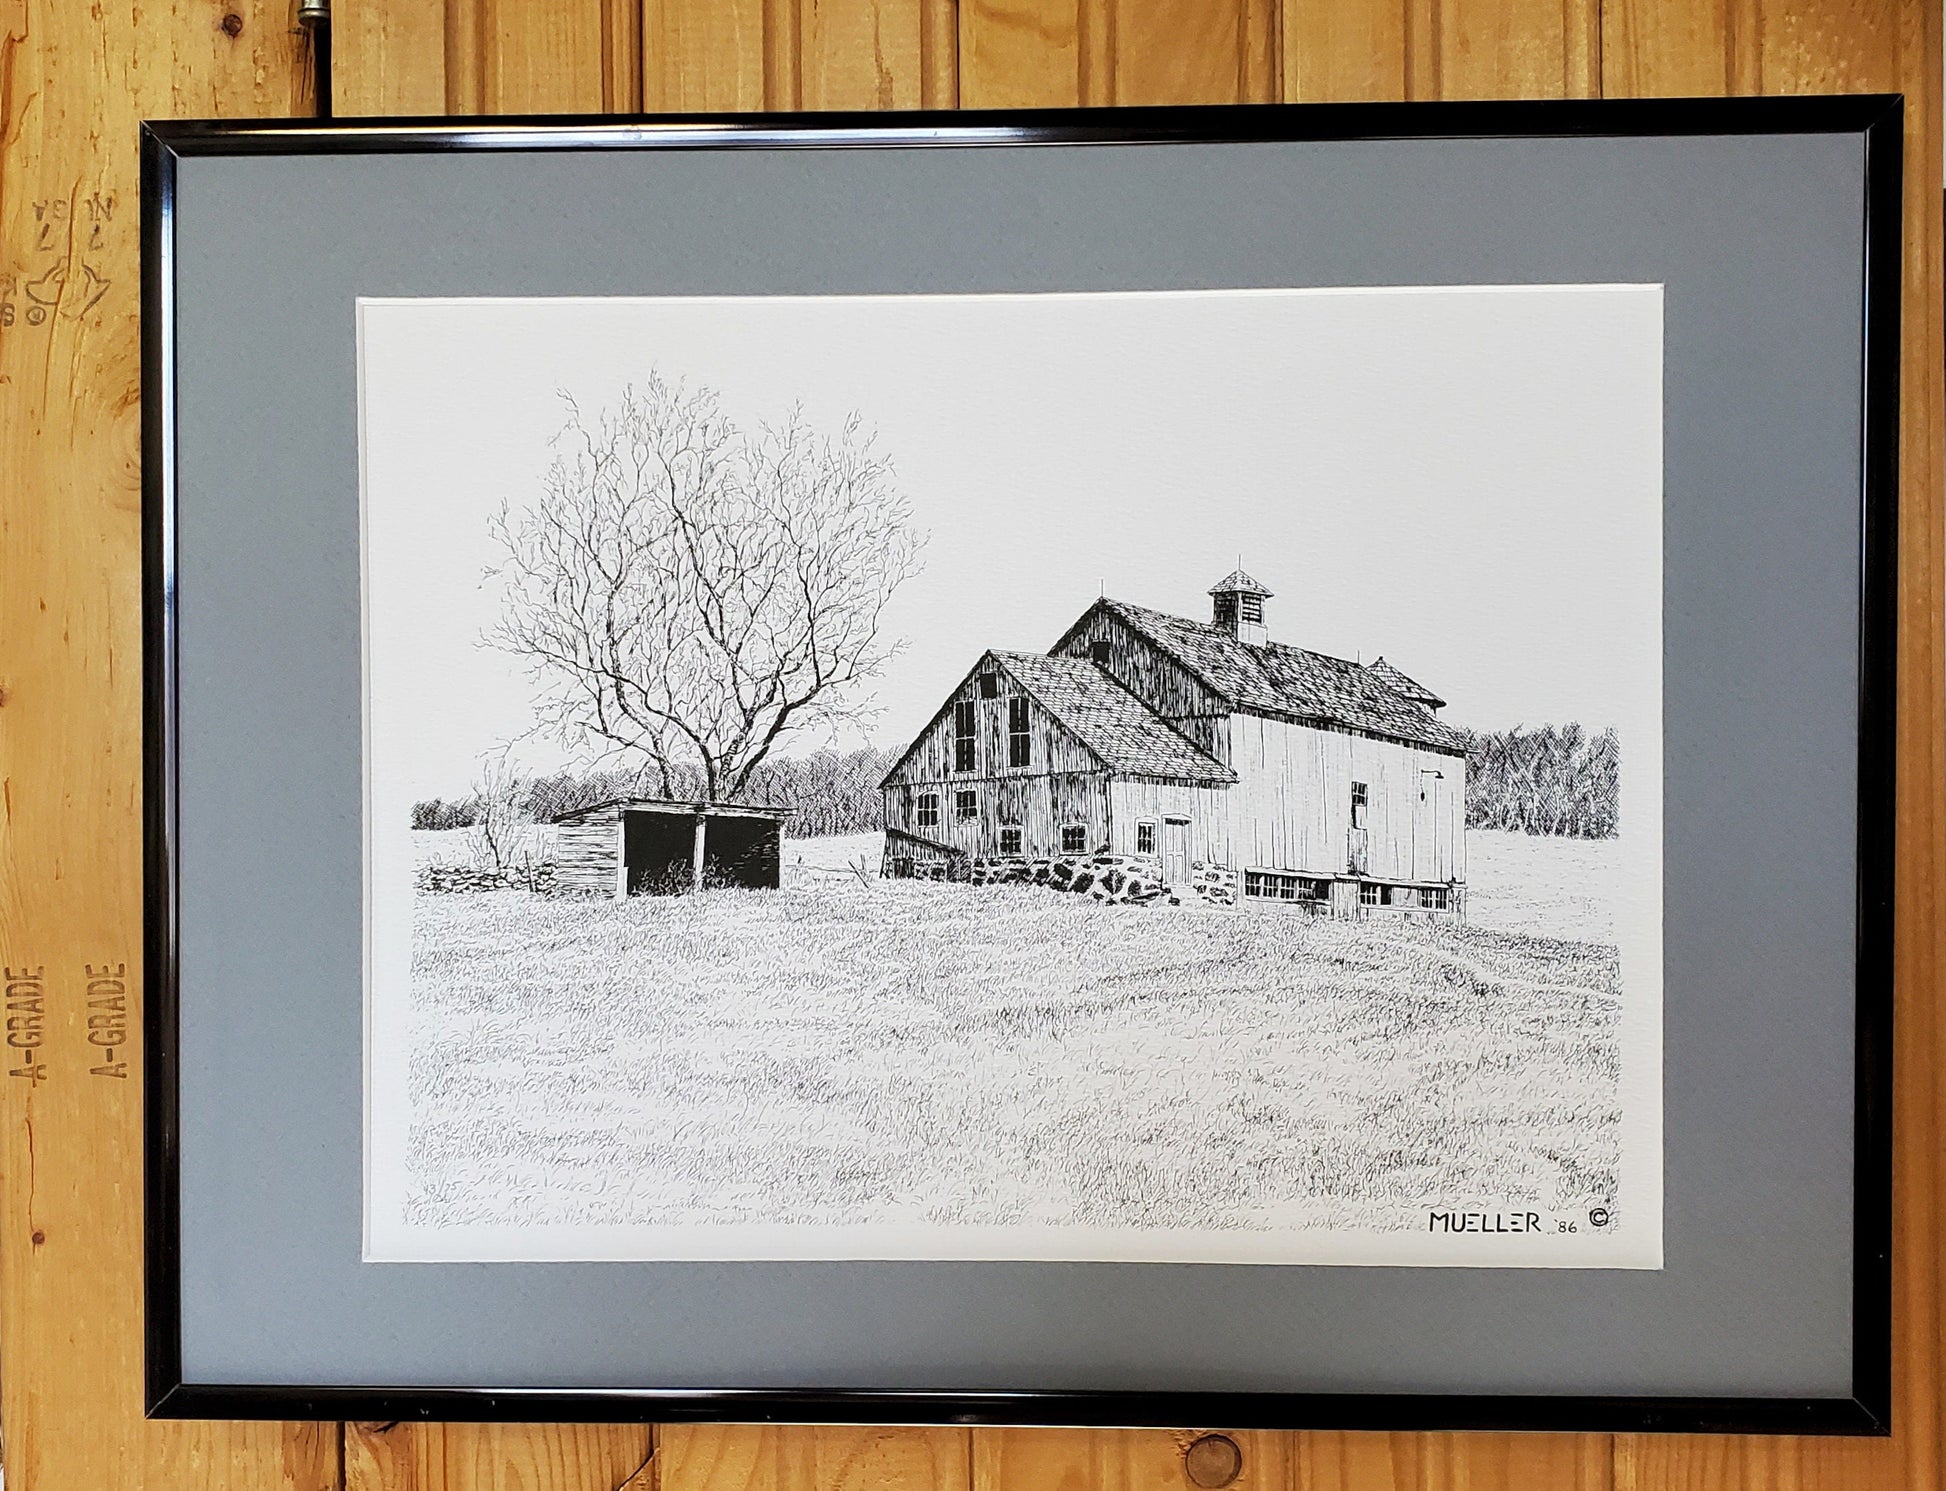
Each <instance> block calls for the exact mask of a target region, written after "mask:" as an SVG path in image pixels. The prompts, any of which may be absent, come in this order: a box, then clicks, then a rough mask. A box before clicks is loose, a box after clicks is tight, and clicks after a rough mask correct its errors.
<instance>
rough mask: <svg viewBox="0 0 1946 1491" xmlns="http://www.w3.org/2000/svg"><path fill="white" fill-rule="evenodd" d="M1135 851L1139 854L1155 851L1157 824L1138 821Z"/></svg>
mask: <svg viewBox="0 0 1946 1491" xmlns="http://www.w3.org/2000/svg"><path fill="white" fill-rule="evenodd" d="M1135 852H1136V853H1137V854H1154V853H1155V825H1154V824H1153V823H1138V824H1136V825H1135Z"/></svg>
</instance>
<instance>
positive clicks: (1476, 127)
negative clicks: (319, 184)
mask: <svg viewBox="0 0 1946 1491" xmlns="http://www.w3.org/2000/svg"><path fill="white" fill-rule="evenodd" d="M1902 113H1903V103H1902V100H1901V99H1900V98H1899V97H1898V96H1896V95H1854V96H1833V97H1795V98H1775V99H1743V100H1734V101H1731V100H1655V101H1611V102H1582V101H1562V102H1535V103H1451V104H1411V105H1404V104H1401V105H1393V104H1375V105H1331V104H1316V105H1252V106H1237V107H1193V108H1168V109H1153V108H1150V109H1112V110H1060V111H1031V112H1013V113H975V112H966V113H958V112H950V113H949V112H938V113H913V114H901V115H868V114H819V115H807V114H795V115H746V116H659V117H658V116H636V117H628V118H612V117H600V118H577V117H547V118H519V119H469V120H465V121H458V120H448V119H404V120H368V121H358V120H344V121H336V122H333V123H331V124H329V125H320V124H318V123H315V122H312V121H305V120H268V121H256V122H208V123H203V122H184V123H151V124H148V125H145V126H144V127H143V131H142V139H141V201H142V225H141V229H142V254H143V284H142V367H143V425H142V453H143V482H142V490H143V559H142V562H143V625H144V656H143V662H144V685H143V709H144V786H145V804H144V864H145V870H146V896H145V953H146V956H145V1016H144V1019H145V1036H146V1047H145V1054H144V1072H145V1078H146V1091H145V1118H146V1135H145V1146H146V1155H145V1160H146V1227H145V1262H146V1287H147V1313H146V1407H147V1411H148V1413H149V1414H150V1415H151V1416H153V1417H184V1418H243V1417H275V1418H282V1419H357V1420H414V1419H424V1420H433V1419H444V1420H544V1419H554V1420H562V1421H584V1422H585V1421H643V1420H654V1421H667V1422H704V1421H747V1422H765V1423H809V1422H819V1423H877V1422H884V1423H932V1424H959V1425H966V1424H1032V1425H1100V1426H1110V1425H1113V1426H1131V1427H1135V1426H1179V1425H1195V1426H1209V1427H1230V1428H1240V1429H1247V1428H1264V1429H1273V1428H1274V1429H1327V1428H1328V1429H1352V1430H1357V1429H1366V1430H1458V1429H1472V1430H1549V1431H1586V1432H1634V1431H1669V1432H1701V1431H1715V1432H1735V1433H1790V1434H1811V1433H1822V1434H1853V1435H1884V1434H1888V1433H1889V1432H1890V1427H1891V1399H1892V1347H1891V1312H1892V1295H1891V1286H1892V1276H1891V1216H1892V1151H1891V1129H1892V1105H1891V1074H1892V1059H1891V1039H1892V1003H1893V1001H1892V908H1893V880H1894V871H1895V865H1894V786H1893V783H1894V735H1895V685H1896V676H1895V674H1896V641H1897V613H1896V573H1897V525H1898V516H1897V512H1898V503H1897V485H1898V441H1899V355H1900V352H1899V343H1900V289H1901V270H1900V252H1901V233H1902V229H1901V192H1902V186H1901V160H1902ZM1818 132H1844V133H1855V134H1858V135H1859V136H1860V137H1861V138H1862V141H1863V146H1864V151H1865V176H1866V198H1867V211H1866V217H1865V221H1864V223H1863V224H1862V233H1863V243H1864V270H1865V272H1864V276H1863V282H1862V284H1861V285H1860V294H1861V296H1862V297H1863V302H1864V308H1865V314H1864V318H1863V324H1864V328H1865V345H1864V347H1863V359H1862V369H1863V386H1862V389H1861V395H1862V400H1863V411H1864V430H1863V436H1864V439H1863V461H1862V472H1861V483H1860V491H1859V501H1860V504H1861V509H1862V530H1861V531H1862V535H1863V552H1862V554H1861V556H1860V562H1861V571H1860V581H1861V586H1862V590H1861V597H1862V603H1861V613H1860V621H1859V632H1858V648H1859V652H1858V662H1859V672H1858V678H1859V692H1858V699H1857V721H1858V736H1857V739H1858V762H1859V777H1858V783H1859V785H1858V800H1857V810H1858V818H1857V845H1856V847H1857V866H1858V877H1857V885H1856V921H1857V928H1858V939H1857V948H1856V1066H1855V1093H1856V1112H1855V1123H1854V1140H1855V1155H1854V1160H1855V1166H1856V1168H1855V1186H1854V1212H1853V1217H1852V1236H1853V1244H1854V1246H1853V1276H1852V1304H1853V1317H1852V1318H1853V1339H1852V1391H1851V1393H1850V1395H1849V1396H1839V1397H1827V1398H1769V1397H1765V1398H1733V1397H1706V1398H1697V1397H1668V1398H1659V1397H1658V1398H1641V1397H1629V1398H1622V1397H1578V1396H1562V1397H1553V1396H1486V1395H1480V1396H1473V1395H1465V1396H1453V1395H1438V1396H1435V1395H1407V1394H1340V1393H1325V1394H1319V1393H1303V1394H1270V1393H1213V1392H1188V1393H1168V1392H1163V1393H1123V1392H1019V1393H1014V1392H1004V1393H970V1394H969V1393H930V1392H911V1393H907V1392H884V1391H874V1390H870V1389H868V1388H861V1389H859V1390H857V1391H832V1390H807V1391H801V1392H799V1391H748V1390H722V1391H699V1390H690V1389H684V1390H671V1391H663V1390H652V1389H645V1390H639V1391H600V1392H588V1391H554V1390H528V1389H519V1390H501V1389H493V1388H440V1389H434V1388H426V1387H404V1386H391V1385H386V1384H372V1385H369V1386H358V1387H346V1386H332V1387H317V1388H306V1387H295V1386H288V1385H258V1386H238V1385H228V1384H225V1385H217V1384H211V1383H199V1382H190V1381H186V1380H185V1377H184V1371H183V1358H182V1316H181V1307H182V1301H181V1297H180V1278H179V1258H180V1254H179V1247H180V1226H181V1215H180V1210H179V1203H180V1196H179V1164H180V1151H179V1132H178V1107H179V1098H180V1091H181V1088H180V1084H181V1082H182V1080H183V1071H182V1067H181V1064H180V1062H179V1048H178V1034H179V1009H180V1006H179V994H180V989H179V981H178V980H179V968H178V957H177V926H178V907H179V899H178V898H179V894H180V883H179V880H178V850H179V828H180V825H179V820H178V810H179V805H178V796H177V781H178V762H179V756H180V747H181V739H180V734H179V731H180V719H179V714H178V708H177V692H178V653H177V649H178V632H177V625H178V621H177V608H176V554H175V544H176V504H177V495H178V494H177V482H176V460H177V450H176V431H175V393H174V385H173V379H174V368H175V361H176V346H177V341H176V338H177V332H176V304H175V296H174V267H175V256H176V246H175V231H174V216H173V213H174V203H175V188H176V170H177V164H178V162H179V161H181V160H182V159H184V158H186V157H196V156H219V155H264V154H291V153H307V154H320V155H357V154H361V153H373V152H385V153H392V152H412V153H428V152H468V151H493V150H522V151H590V150H605V149H655V150H689V149H739V148H750V147H763V148H794V147H803V148H818V149H830V148H854V147H856V148H870V147H872V146H879V145H898V146H920V145H928V144H941V145H956V146H969V145H1000V144H1005V145H1033V144H1079V143H1087V142H1103V143H1134V142H1142V143H1155V144H1167V143H1171V142H1223V141H1348V140H1395V139H1409V138H1461V137H1479V138H1522V137H1525V138H1539V137H1561V136H1598V137H1648V136H1686V135H1716V136H1721V135H1742V134H1762V133H1818Z"/></svg>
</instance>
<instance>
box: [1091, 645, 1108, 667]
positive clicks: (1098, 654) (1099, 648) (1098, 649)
mask: <svg viewBox="0 0 1946 1491" xmlns="http://www.w3.org/2000/svg"><path fill="white" fill-rule="evenodd" d="M1088 657H1089V659H1090V660H1091V661H1092V662H1095V663H1097V664H1099V665H1100V666H1102V667H1104V668H1105V667H1107V666H1108V644H1107V643H1106V642H1105V641H1104V642H1090V643H1089V644H1088Z"/></svg>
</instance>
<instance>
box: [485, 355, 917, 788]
mask: <svg viewBox="0 0 1946 1491" xmlns="http://www.w3.org/2000/svg"><path fill="white" fill-rule="evenodd" d="M555 447H556V456H555V460H554V462H553V464H552V466H551V467H550V468H549V470H548V473H547V477H546V480H545V482H544V484H543V486H542V490H541V493H540V496H539V500H538V501H536V502H535V503H534V504H532V505H531V506H530V507H526V508H522V509H515V508H514V507H512V506H511V505H503V506H502V508H501V511H500V513H499V516H498V517H497V518H496V520H495V523H494V534H495V536H496V537H497V538H498V539H499V541H500V543H501V545H502V547H503V549H504V551H505V558H504V560H503V561H502V562H501V563H500V564H499V565H498V566H497V569H496V572H497V573H498V574H499V575H500V576H501V577H502V579H503V581H504V583H505V585H506V607H505V611H504V613H503V615H502V617H501V620H500V622H499V623H498V625H496V626H495V627H494V628H492V630H491V631H490V632H489V633H488V640H489V641H490V642H491V643H492V644H493V645H495V646H498V647H501V648H504V649H506V650H507V651H509V652H512V653H515V654H517V655H519V656H521V657H524V658H526V659H527V660H528V661H529V663H530V664H531V667H532V673H533V676H534V678H535V680H536V682H537V683H538V684H539V685H540V687H541V690H542V693H541V698H540V701H539V709H540V714H541V723H542V724H543V725H544V726H545V727H547V728H548V729H549V730H550V731H551V732H552V733H553V734H555V735H556V736H557V737H559V738H561V739H563V740H565V741H567V742H568V743H570V744H572V745H579V746H583V747H586V746H593V747H595V748H596V749H597V751H598V752H599V753H603V754H606V753H611V752H621V753H624V754H634V755H637V757H638V759H644V760H645V762H646V764H647V766H648V768H649V770H650V771H651V773H652V774H653V775H652V780H654V781H657V782H659V784H660V790H661V791H662V793H663V795H664V796H672V795H674V794H675V792H676V789H677V787H678V785H679V784H687V783H697V782H700V795H701V797H702V799H703V800H704V801H705V802H730V801H734V800H736V798H737V797H738V796H739V794H741V793H743V792H744V791H745V790H746V789H747V788H748V787H749V786H750V785H751V780H752V774H753V773H754V772H755V771H756V769H757V767H758V766H759V765H760V764H761V763H762V762H763V761H764V759H765V758H766V757H767V756H768V755H769V754H770V752H771V750H772V748H773V747H774V746H775V745H776V744H777V742H778V741H779V740H780V739H782V738H783V737H784V736H786V735H787V734H788V733H790V732H792V731H797V730H804V729H808V728H811V727H829V726H831V725H834V724H837V723H840V722H844V721H856V720H858V719H861V718H863V717H865V716H866V715H868V714H869V712H870V701H869V698H868V696H867V693H866V691H865V690H864V689H863V688H861V685H863V684H866V683H867V682H869V681H870V680H871V679H873V678H875V677H877V676H878V675H879V673H880V672H881V671H882V670H883V668H884V666H885V664H886V663H887V662H888V661H889V660H890V659H891V658H892V657H893V656H894V655H895V654H896V653H897V651H898V644H896V643H888V642H886V641H885V640H883V639H882V638H881V636H880V628H881V621H882V618H883V616H884V612H885V607H886V604H887V602H889V601H890V599H891V597H892V594H893V592H894V591H895V590H897V588H898V587H899V585H900V584H902V583H903V582H904V581H905V580H906V579H908V578H909V577H910V576H912V575H913V574H914V573H916V572H917V570H918V567H919V551H920V548H921V546H922V544H923V542H924V540H923V538H922V537H921V536H920V535H919V534H918V532H917V531H916V530H915V529H914V528H913V526H912V522H911V511H910V508H909V506H908V504H907V503H906V501H905V499H904V498H903V497H902V496H901V495H900V494H899V492H898V489H897V487H896V485H895V483H894V480H893V474H892V467H891V463H890V462H889V461H888V460H887V459H886V457H884V456H883V455H881V454H880V453H879V452H878V451H877V450H876V449H875V448H874V441H873V438H872V437H871V435H869V434H868V433H867V432H865V431H864V430H863V429H862V428H861V426H860V425H859V422H858V420H857V419H856V417H853V418H851V419H849V420H847V421H846V423H845V424H844V426H843V427H842V428H841V429H840V430H839V431H838V432H837V433H836V434H835V435H823V434H819V433H818V432H817V431H814V430H813V429H811V428H810V427H809V426H808V425H807V424H806V423H805V421H804V419H803V417H802V415H801V413H800V412H799V411H797V410H793V411H792V412H791V414H790V416H789V417H788V418H787V419H786V420H785V421H784V423H783V424H782V425H780V426H776V427H770V426H763V427H759V428H758V429H756V430H755V431H750V432H746V431H745V430H742V429H740V428H738V427H737V426H736V425H734V424H733V423H732V422H731V421H730V420H729V419H728V418H727V417H726V416H725V415H724V414H723V412H722V409H721V406H720V403H719V401H718V398H717V396H716V395H715V394H714V393H713V392H711V391H709V390H707V389H696V390H691V389H687V388H685V387H683V386H682V385H680V384H674V383H670V382H668V381H666V380H665V379H663V378H662V377H661V376H660V375H655V376H652V377H651V378H650V379H649V381H648V382H647V384H646V385H644V386H642V387H640V388H630V389H628V390H626V391H624V393H623V395H622V397H621V399H620V401H619V402H618V403H617V404H616V405H614V406H613V407H612V408H609V409H606V410H604V411H602V412H601V413H600V414H599V415H598V416H596V417H595V418H593V419H589V418H586V417H584V416H583V414H582V412H581V410H580V409H579V408H578V407H576V406H575V404H574V403H573V402H572V401H571V400H570V401H568V419H567V423H566V425H565V426H564V427H563V428H562V430H561V431H560V433H559V434H558V435H557V436H556V438H555Z"/></svg>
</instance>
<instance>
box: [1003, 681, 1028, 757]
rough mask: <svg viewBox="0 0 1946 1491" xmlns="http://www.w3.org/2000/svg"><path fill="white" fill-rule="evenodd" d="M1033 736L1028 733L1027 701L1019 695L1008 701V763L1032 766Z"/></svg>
mask: <svg viewBox="0 0 1946 1491" xmlns="http://www.w3.org/2000/svg"><path fill="white" fill-rule="evenodd" d="M1033 757H1034V744H1033V737H1032V736H1031V735H1029V734H1028V733H1027V701H1026V700H1025V699H1023V698H1020V697H1018V696H1016V697H1014V698H1012V699H1009V700H1008V701H1007V765H1009V766H1031V765H1032V764H1033Z"/></svg>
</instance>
